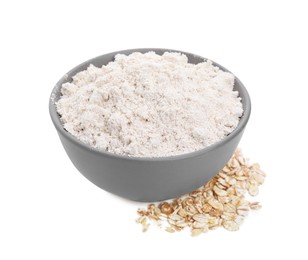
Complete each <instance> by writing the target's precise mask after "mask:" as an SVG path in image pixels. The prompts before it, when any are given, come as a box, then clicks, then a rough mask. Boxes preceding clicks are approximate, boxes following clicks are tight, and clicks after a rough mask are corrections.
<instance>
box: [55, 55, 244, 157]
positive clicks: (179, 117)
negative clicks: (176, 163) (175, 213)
mask: <svg viewBox="0 0 308 260" xmlns="http://www.w3.org/2000/svg"><path fill="white" fill-rule="evenodd" d="M233 85H234V76H233V75H232V74H230V73H227V72H223V71H221V70H220V69H219V68H218V67H215V66H213V65H212V63H211V61H205V62H202V63H199V64H197V65H194V64H190V63H188V62H187V57H186V56H185V55H183V54H180V53H170V52H165V53H164V54H163V55H157V54H155V53H154V52H148V53H145V54H141V53H133V54H131V55H128V56H126V55H123V54H118V55H116V57H115V61H114V62H110V63H109V64H107V65H105V66H102V67H101V68H97V67H95V66H93V65H90V66H89V67H88V69H87V70H85V71H82V72H79V73H78V74H76V75H75V76H74V77H73V81H72V82H70V83H65V84H63V85H62V89H61V93H62V96H61V98H60V100H59V101H58V102H57V111H58V113H59V114H60V115H61V120H62V122H63V123H64V128H65V129H66V130H67V131H68V132H70V133H71V134H72V135H74V136H75V137H77V138H78V139H79V140H80V141H82V142H85V143H87V144H89V145H90V146H92V147H95V148H98V149H101V150H103V151H109V152H112V153H116V154H121V155H129V156H138V157H163V156H172V155H179V154H183V153H188V152H193V151H196V150H199V149H202V148H205V147H207V146H209V145H212V144H214V143H215V142H217V141H220V140H221V139H223V138H224V137H225V136H226V135H228V134H229V133H231V132H232V131H233V130H234V129H235V128H236V126H237V125H238V122H239V118H240V117H241V115H242V113H243V108H242V104H241V101H240V98H239V97H238V92H237V91H233Z"/></svg>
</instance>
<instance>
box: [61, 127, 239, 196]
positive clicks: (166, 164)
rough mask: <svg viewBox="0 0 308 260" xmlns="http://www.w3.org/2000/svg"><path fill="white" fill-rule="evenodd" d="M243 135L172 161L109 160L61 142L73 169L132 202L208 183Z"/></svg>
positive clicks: (172, 194)
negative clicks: (203, 152)
mask: <svg viewBox="0 0 308 260" xmlns="http://www.w3.org/2000/svg"><path fill="white" fill-rule="evenodd" d="M242 133H243V131H242V132H241V133H240V134H238V135H237V136H236V137H235V138H233V139H232V140H230V141H229V142H228V143H226V144H225V145H224V146H220V147H218V148H217V149H214V150H211V151H210V152H207V153H205V154H203V155H200V156H198V157H190V158H186V159H179V160H173V161H134V160H125V159H124V160H123V159H121V158H119V159H117V158H108V157H104V156H101V155H100V154H98V153H90V152H89V151H88V150H85V149H83V148H82V147H80V146H78V145H76V143H74V142H72V141H71V140H68V139H67V138H65V136H63V135H62V134H60V139H61V141H62V144H63V146H64V148H65V150H66V152H67V154H68V156H69V157H70V159H71V161H72V162H73V164H74V165H75V166H76V168H77V169H78V170H79V171H80V172H81V173H82V174H83V175H84V176H85V177H86V178H87V179H89V180H90V181H91V182H93V183H94V184H96V185H97V186H99V187H100V188H102V189H104V190H106V191H109V192H111V193H114V194H116V195H119V196H121V197H125V198H128V199H131V200H136V201H161V200H165V199H169V198H174V197H178V196H179V195H182V194H185V193H187V192H190V191H192V190H194V189H196V188H198V187H200V186H201V185H203V184H204V183H205V182H207V181H209V180H210V179H211V178H212V177H213V176H214V175H215V174H216V173H217V172H218V171H219V170H221V169H222V167H223V166H224V165H225V163H226V162H227V161H228V160H229V158H230V157H231V155H232V153H233V152H234V150H235V149H236V147H237V145H238V143H239V141H240V139H241V136H242Z"/></svg>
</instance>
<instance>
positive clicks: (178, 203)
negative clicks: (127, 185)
mask: <svg viewBox="0 0 308 260" xmlns="http://www.w3.org/2000/svg"><path fill="white" fill-rule="evenodd" d="M265 176H266V175H265V173H264V172H263V171H262V170H261V169H260V165H259V164H256V163H255V164H249V163H248V160H247V159H245V158H244V157H243V155H242V153H241V151H240V150H239V149H238V150H236V151H235V153H234V154H233V156H232V158H231V159H230V161H229V162H228V163H227V165H226V166H225V167H224V168H223V169H222V170H221V171H220V172H219V173H218V174H217V175H216V176H215V177H214V178H213V179H212V180H211V181H209V182H208V183H206V184H205V185H204V186H202V187H201V188H199V189H197V190H194V191H192V192H190V193H188V194H185V195H183V196H181V197H179V198H177V199H174V200H173V201H168V202H167V201H166V202H162V203H160V204H153V203H152V204H149V205H148V208H147V209H139V210H138V214H139V215H140V217H139V218H138V219H137V223H140V224H141V225H142V231H143V232H146V231H147V230H148V228H149V225H150V224H149V223H148V222H147V220H150V221H154V222H156V223H157V224H158V226H160V227H162V226H163V224H164V226H165V230H166V231H167V232H170V233H174V232H176V231H181V230H183V229H184V228H190V229H191V235H192V236H197V235H200V234H201V233H206V232H207V231H208V230H214V229H216V228H218V227H224V228H225V229H227V230H229V231H237V230H238V229H239V225H241V224H242V223H243V221H244V218H245V217H246V216H247V215H248V213H249V211H250V210H257V209H260V208H261V205H260V204H259V202H249V201H247V200H246V199H245V194H246V193H247V191H248V193H249V194H250V195H251V196H256V195H257V194H258V192H259V186H260V185H262V184H263V182H264V179H265Z"/></svg>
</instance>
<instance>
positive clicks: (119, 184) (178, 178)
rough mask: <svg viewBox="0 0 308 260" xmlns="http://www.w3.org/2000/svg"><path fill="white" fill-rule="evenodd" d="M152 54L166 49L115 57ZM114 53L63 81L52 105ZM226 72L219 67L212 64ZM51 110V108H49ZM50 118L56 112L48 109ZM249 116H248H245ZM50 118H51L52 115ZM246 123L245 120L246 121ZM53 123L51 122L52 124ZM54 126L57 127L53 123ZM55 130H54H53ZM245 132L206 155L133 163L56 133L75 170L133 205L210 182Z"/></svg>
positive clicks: (192, 57) (195, 58)
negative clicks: (63, 87) (67, 87)
mask: <svg viewBox="0 0 308 260" xmlns="http://www.w3.org/2000/svg"><path fill="white" fill-rule="evenodd" d="M151 50H155V52H156V53H157V54H163V53H164V52H165V51H173V50H168V49H136V50H127V51H121V52H117V53H124V54H130V53H132V52H135V51H140V52H147V51H151ZM181 53H184V54H186V55H187V56H188V60H189V62H190V63H199V62H202V61H204V59H203V58H201V57H199V56H195V55H193V54H189V53H185V52H181ZM114 55H115V53H110V54H107V55H103V56H100V57H97V58H94V59H92V60H89V61H87V62H85V63H83V64H81V65H80V66H78V67H76V68H75V69H73V70H71V71H70V72H69V73H68V74H67V75H66V76H65V77H63V78H62V79H61V80H60V81H59V82H58V84H57V86H56V87H55V89H56V90H55V91H54V92H53V103H54V101H57V100H58V99H59V98H60V87H61V85H62V84H63V83H64V82H68V81H70V80H71V79H72V76H74V75H75V74H76V73H78V72H79V71H82V70H85V69H86V68H87V67H88V66H89V65H90V64H93V65H95V66H102V65H103V64H107V63H108V62H110V61H113V60H114ZM214 65H217V66H219V67H220V68H222V69H223V70H225V71H227V70H226V69H225V68H223V67H222V66H220V65H218V64H215V63H214ZM240 84H241V83H240V81H239V80H238V79H236V81H235V87H234V88H235V90H238V91H239V95H240V96H241V98H242V103H243V106H244V110H245V107H246V106H247V105H249V113H250V100H249V96H248V94H247V93H246V92H245V93H244V92H243V90H242V89H241V88H239V85H240ZM51 106H54V104H51ZM50 111H51V115H52V114H54V113H55V108H54V107H50ZM248 116H249V115H248ZM52 117H53V115H52ZM247 120H248V119H247ZM53 121H54V120H53ZM54 124H55V125H56V123H55V121H54ZM56 128H57V127H56ZM244 129H245V125H244V126H242V127H241V129H240V131H238V132H237V134H236V135H233V136H232V138H227V139H228V140H227V139H226V141H224V143H223V144H222V145H219V146H217V147H215V149H209V150H208V151H207V152H205V153H201V154H199V155H197V156H191V157H187V158H183V157H179V158H177V157H175V159H173V160H161V161H159V160H158V161H157V160H150V159H149V160H132V159H125V158H117V157H112V156H104V155H103V154H101V153H98V152H97V151H92V150H91V149H89V148H88V147H87V148H86V147H83V146H80V145H79V144H78V142H76V141H75V140H72V139H71V138H68V137H67V136H66V135H65V134H64V133H63V132H62V131H59V129H58V128H57V130H58V134H59V137H60V139H61V142H62V144H63V146H64V148H65V150H66V152H67V154H68V156H69V158H70V159H71V161H72V162H73V164H74V165H75V167H76V168H77V169H78V170H79V171H80V172H81V173H82V174H83V175H84V176H85V177H86V178H87V179H89V180H90V181H91V182H93V183H94V184H96V185H97V186H99V187H100V188H102V189H104V190H106V191H109V192H111V193H114V194H116V195H119V196H121V197H125V198H128V199H131V200H136V201H148V202H149V201H161V200H166V199H169V198H174V197H178V196H180V195H182V194H185V193H187V192H189V191H192V190H194V189H196V188H198V187H200V186H201V185H203V184H204V183H205V182H207V181H209V180H210V179H211V178H212V177H213V176H215V174H216V173H217V172H219V171H220V170H221V169H222V168H223V166H224V165H225V164H226V163H227V161H228V160H229V159H230V158H231V156H232V154H233V152H234V150H235V149H236V147H237V145H238V143H239V141H240V139H241V137H242V135H243V132H244Z"/></svg>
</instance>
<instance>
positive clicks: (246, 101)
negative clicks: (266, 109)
mask: <svg viewBox="0 0 308 260" xmlns="http://www.w3.org/2000/svg"><path fill="white" fill-rule="evenodd" d="M149 51H154V52H155V53H157V54H159V55H162V54H163V53H164V52H179V53H182V54H185V55H186V56H187V57H188V62H190V63H194V64H197V63H200V62H203V61H206V60H208V59H207V58H203V57H201V56H199V55H195V54H192V53H188V52H183V51H178V50H173V49H156V48H142V49H129V50H122V51H117V52H112V53H108V54H104V55H101V56H98V57H95V58H93V59H90V60H88V61H85V62H83V63H81V64H80V65H78V66H76V67H75V68H73V69H72V70H70V71H69V72H68V73H66V74H65V75H64V76H63V77H62V78H61V79H60V80H59V81H58V82H57V84H56V85H55V87H54V89H53V91H52V93H51V95H50V102H49V111H50V115H51V118H52V121H53V123H54V125H55V127H56V129H57V130H58V132H59V134H62V135H64V136H65V137H66V138H68V139H69V140H71V141H72V142H74V143H76V144H77V145H78V146H80V147H82V148H85V149H88V150H90V151H91V152H95V153H99V154H102V155H104V156H108V157H113V158H123V159H128V160H141V161H146V160H150V161H164V160H177V159H185V158H189V157H196V156H199V155H201V154H204V153H206V152H208V151H211V150H214V149H215V148H217V147H219V146H221V145H223V144H224V143H225V142H227V141H228V140H231V139H233V137H235V136H236V135H238V134H239V133H240V132H241V131H242V129H243V128H245V126H246V124H247V122H248V119H249V117H250V112H251V102H250V97H249V94H248V92H247V90H246V88H245V87H244V85H243V84H242V83H241V81H240V80H239V79H238V78H237V77H236V76H235V82H234V89H235V90H236V91H238V92H239V96H240V97H241V102H242V104H243V115H242V116H241V117H240V121H239V123H238V125H237V127H236V128H235V129H234V130H233V131H232V132H231V133H230V134H228V135H227V136H226V137H225V138H223V139H222V140H220V141H218V142H216V143H214V144H212V145H210V146H208V147H206V148H203V149H200V150H196V151H194V152H189V153H183V154H179V155H174V156H163V157H137V156H128V155H121V154H115V153H111V152H108V151H103V150H100V149H98V148H94V147H91V146H90V145H88V144H86V143H83V142H82V141H80V140H78V139H77V138H76V137H75V136H73V135H72V134H70V133H69V132H68V131H67V130H66V129H65V128H64V126H63V123H62V121H61V116H60V115H59V114H58V112H57V109H56V102H57V101H58V100H59V98H60V96H61V87H62V84H63V83H66V82H70V81H72V77H73V76H74V75H76V74H77V73H78V72H80V71H83V70H85V69H87V67H88V66H89V65H90V64H93V65H95V66H102V65H106V64H108V63H109V62H110V61H113V60H114V56H115V55H116V54H126V55H128V54H131V53H133V52H141V53H146V52H149ZM196 60H197V61H196ZM102 61H104V62H102ZM212 62H213V65H214V66H217V67H219V68H220V69H221V70H223V71H226V72H230V71H229V70H227V69H226V68H224V67H223V66H221V65H219V64H218V63H216V62H214V61H212ZM230 73H232V72H230ZM232 74H233V73H232ZM233 75H234V74H233Z"/></svg>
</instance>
